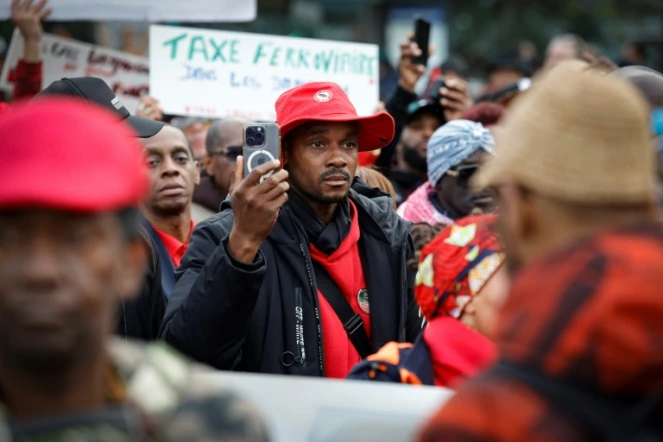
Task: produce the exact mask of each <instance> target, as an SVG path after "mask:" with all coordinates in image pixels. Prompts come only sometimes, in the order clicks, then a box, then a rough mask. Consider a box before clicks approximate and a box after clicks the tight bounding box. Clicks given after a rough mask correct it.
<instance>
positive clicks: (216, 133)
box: [191, 117, 251, 223]
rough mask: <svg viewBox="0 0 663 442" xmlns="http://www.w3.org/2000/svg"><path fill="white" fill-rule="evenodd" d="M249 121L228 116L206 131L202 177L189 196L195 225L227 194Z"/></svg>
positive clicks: (212, 213)
mask: <svg viewBox="0 0 663 442" xmlns="http://www.w3.org/2000/svg"><path fill="white" fill-rule="evenodd" d="M249 123H251V121H250V120H248V119H245V118H241V117H229V118H226V119H223V120H220V121H216V122H214V123H213V124H212V125H211V126H210V128H209V131H208V132H207V138H206V141H205V150H206V152H205V156H204V157H203V166H204V167H205V172H207V173H206V174H205V176H202V177H201V179H200V184H199V185H198V186H197V187H196V190H195V192H194V194H193V206H192V210H191V214H192V216H193V219H194V221H195V222H197V223H198V222H200V221H203V220H205V219H207V218H209V217H210V216H212V215H214V214H215V213H217V212H218V211H219V207H220V206H221V203H222V202H223V200H224V199H225V198H226V196H227V195H228V191H229V189H230V180H231V178H232V174H233V169H234V168H235V160H236V159H237V156H238V155H241V153H242V145H243V143H244V141H243V131H244V126H246V125H247V124H249Z"/></svg>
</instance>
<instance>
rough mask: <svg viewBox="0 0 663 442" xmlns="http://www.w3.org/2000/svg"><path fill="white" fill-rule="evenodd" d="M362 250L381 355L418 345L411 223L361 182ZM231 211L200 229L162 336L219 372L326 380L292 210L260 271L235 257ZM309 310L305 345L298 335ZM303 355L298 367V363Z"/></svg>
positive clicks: (311, 282) (265, 246)
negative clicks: (393, 347)
mask: <svg viewBox="0 0 663 442" xmlns="http://www.w3.org/2000/svg"><path fill="white" fill-rule="evenodd" d="M350 198H351V199H352V201H353V202H354V203H355V206H356V207H357V212H358V216H359V226H360V232H361V236H360V240H359V250H360V255H361V261H362V265H363V269H364V276H365V278H366V283H367V288H368V294H369V299H370V303H371V327H372V332H371V334H372V336H371V337H372V341H373V342H372V344H373V349H374V350H376V351H377V350H378V349H379V348H380V347H382V346H383V345H384V344H386V343H387V342H389V341H399V342H405V341H409V342H412V341H413V340H414V339H415V338H416V337H417V335H418V334H419V331H420V330H421V320H420V318H419V316H418V307H417V305H416V302H415V300H414V296H413V287H414V275H413V274H412V273H411V272H409V271H408V270H407V267H406V262H407V260H408V259H409V258H410V257H412V256H413V253H414V252H413V245H412V239H411V237H410V224H409V223H408V222H406V221H404V220H403V219H401V218H400V217H399V216H398V215H396V213H395V212H394V211H393V209H392V201H391V198H390V197H389V196H388V195H387V194H385V193H383V192H381V191H378V190H377V189H371V188H369V187H367V186H366V185H365V184H363V183H362V182H361V181H358V180H355V183H354V184H353V187H352V190H351V191H350ZM232 222H233V214H232V211H231V210H224V211H223V212H221V213H219V214H216V215H214V216H213V217H212V218H210V219H208V220H206V221H203V222H202V223H200V224H198V225H197V226H196V228H195V230H194V232H193V235H192V236H191V243H190V245H189V248H188V250H187V252H186V254H185V256H184V259H183V260H182V263H181V265H180V267H179V268H178V270H177V272H176V277H177V279H178V282H177V284H176V286H175V290H174V291H173V294H172V295H171V298H170V300H169V303H168V309H167V312H166V316H165V318H164V323H163V328H162V332H161V337H162V338H163V339H165V340H166V341H168V342H169V343H170V344H172V345H173V346H174V347H176V348H178V349H179V350H181V351H182V352H184V353H186V354H188V355H189V356H191V357H193V358H195V359H197V360H199V361H201V362H205V363H207V364H209V365H212V366H214V367H217V368H220V369H235V370H239V371H249V372H261V373H275V374H296V375H306V376H322V375H323V373H324V370H323V367H324V361H323V356H322V346H323V345H324V343H323V342H322V333H321V326H320V319H319V310H318V309H319V307H318V297H317V290H316V289H315V286H316V285H315V277H314V273H313V271H312V267H311V258H310V256H309V251H308V249H309V246H308V243H307V239H306V235H305V233H304V232H303V229H302V228H301V227H300V226H299V223H297V222H295V220H294V218H293V214H292V212H291V209H290V208H289V207H288V206H287V205H286V206H285V207H283V208H282V209H281V212H280V214H279V218H278V221H277V222H276V225H275V226H274V229H273V230H272V232H271V233H270V234H269V236H268V237H267V239H266V240H265V241H264V242H263V243H262V245H261V246H260V252H259V253H258V256H257V257H256V260H255V262H254V263H253V264H249V265H246V264H242V263H240V262H238V261H236V260H235V259H234V258H233V257H232V256H231V255H230V254H229V252H228V235H229V233H230V230H231V227H232ZM299 308H301V309H302V313H303V315H302V319H301V324H300V325H301V326H302V327H303V337H304V339H303V344H301V343H298V341H297V339H296V336H295V331H296V326H297V316H296V311H298V309H299ZM295 358H297V362H294V363H293V360H294V359H295Z"/></svg>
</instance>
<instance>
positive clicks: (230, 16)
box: [0, 0, 258, 22]
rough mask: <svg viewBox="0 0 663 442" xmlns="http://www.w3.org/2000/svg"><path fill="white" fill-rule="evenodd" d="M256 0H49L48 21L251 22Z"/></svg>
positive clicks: (4, 13)
mask: <svg viewBox="0 0 663 442" xmlns="http://www.w3.org/2000/svg"><path fill="white" fill-rule="evenodd" d="M256 3H257V0H184V1H183V0H49V2H48V5H49V7H51V8H53V13H52V14H51V15H50V16H49V17H48V20H102V21H108V20H122V21H152V22H155V21H178V22H181V21H190V22H248V21H253V20H255V18H256V14H257V9H258V8H257V5H256ZM10 4H11V0H0V20H2V19H7V18H9V17H11V9H10Z"/></svg>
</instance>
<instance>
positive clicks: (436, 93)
mask: <svg viewBox="0 0 663 442" xmlns="http://www.w3.org/2000/svg"><path fill="white" fill-rule="evenodd" d="M443 87H444V77H443V76H439V77H437V80H435V81H434V82H433V84H432V85H431V87H430V89H429V90H428V97H429V98H430V99H431V100H433V101H435V102H436V103H437V102H439V101H440V98H442V96H441V95H440V89H442V88H443Z"/></svg>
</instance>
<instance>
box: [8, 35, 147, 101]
mask: <svg viewBox="0 0 663 442" xmlns="http://www.w3.org/2000/svg"><path fill="white" fill-rule="evenodd" d="M22 53H23V38H22V37H21V35H20V34H19V33H18V32H15V33H14V37H13V39H12V42H11V46H10V47H9V52H8V54H7V59H6V60H5V65H4V68H3V70H2V75H1V76H0V86H8V85H11V84H12V83H13V78H12V77H13V74H14V70H15V69H16V64H17V63H18V60H19V58H20V56H21V54H22ZM42 58H43V66H44V75H43V80H42V88H44V87H46V86H48V85H49V84H51V83H52V82H53V81H55V80H60V79H61V78H64V77H87V76H89V77H99V78H101V79H103V80H104V81H105V82H106V83H108V85H109V86H110V87H111V89H113V91H114V92H115V94H116V95H117V97H118V98H119V99H120V101H122V103H123V104H124V105H125V106H126V108H127V109H128V110H129V112H131V113H135V111H136V108H137V107H138V100H139V98H140V95H141V93H147V92H148V88H149V81H150V75H149V64H148V61H147V58H145V57H138V56H135V55H131V54H127V53H125V52H120V51H116V50H113V49H108V48H103V47H100V46H95V45H91V44H87V43H81V42H79V41H75V40H69V39H65V38H60V37H56V36H54V35H50V34H45V35H44V37H43V43H42Z"/></svg>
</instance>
